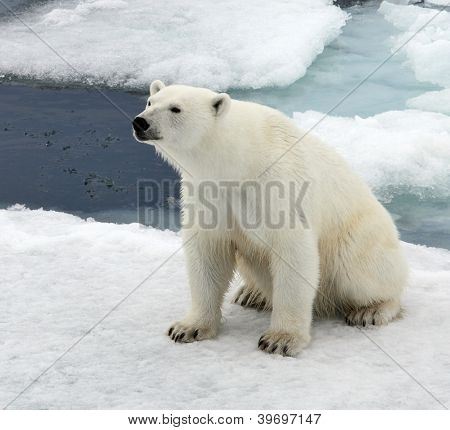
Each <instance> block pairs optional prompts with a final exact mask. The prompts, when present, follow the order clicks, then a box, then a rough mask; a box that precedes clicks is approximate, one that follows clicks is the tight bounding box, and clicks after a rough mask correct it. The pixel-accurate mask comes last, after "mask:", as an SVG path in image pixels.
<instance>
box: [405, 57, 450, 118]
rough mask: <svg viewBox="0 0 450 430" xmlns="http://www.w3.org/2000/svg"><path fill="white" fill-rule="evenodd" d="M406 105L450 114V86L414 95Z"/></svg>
mask: <svg viewBox="0 0 450 430" xmlns="http://www.w3.org/2000/svg"><path fill="white" fill-rule="evenodd" d="M449 55H450V53H449ZM449 73H450V70H449ZM406 106H408V107H409V108H413V109H422V110H425V111H430V112H436V111H437V112H442V113H445V114H447V115H450V88H447V89H445V90H440V91H428V92H426V93H423V94H421V95H420V96H417V97H413V98H411V99H409V100H407V102H406Z"/></svg>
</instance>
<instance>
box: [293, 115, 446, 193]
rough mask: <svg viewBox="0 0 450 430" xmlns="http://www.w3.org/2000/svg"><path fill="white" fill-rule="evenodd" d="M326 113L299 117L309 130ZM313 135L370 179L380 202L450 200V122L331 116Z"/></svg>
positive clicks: (438, 118) (423, 117)
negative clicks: (406, 197) (401, 197)
mask: <svg viewBox="0 0 450 430" xmlns="http://www.w3.org/2000/svg"><path fill="white" fill-rule="evenodd" d="M323 115H324V114H323V113H320V112H314V111H309V112H305V113H294V119H295V120H296V121H297V123H298V125H299V126H300V127H301V128H302V129H305V130H308V129H309V128H311V127H313V126H314V125H315V124H316V123H317V122H318V121H319V120H320V119H321V118H322V117H323ZM312 133H315V134H317V135H319V136H320V137H322V138H323V140H324V141H326V142H327V143H329V144H331V145H333V146H334V147H335V148H336V149H337V150H338V152H339V153H340V154H341V155H343V156H344V157H345V158H346V160H347V161H349V162H350V164H351V165H352V166H353V168H354V169H355V170H356V171H357V172H358V173H359V174H360V175H361V176H362V177H364V178H365V179H366V181H367V182H368V183H369V185H370V186H371V187H372V189H374V191H375V192H376V194H377V196H378V197H379V198H380V199H383V200H388V199H389V198H391V196H392V194H394V193H395V194H399V193H402V192H408V193H413V194H416V195H418V196H420V197H447V196H449V195H450V169H449V166H450V144H449V143H450V117H448V116H446V115H442V114H439V113H434V112H421V111H416V110H406V111H390V112H384V113H381V114H378V115H375V116H372V117H368V118H365V119H364V118H359V117H357V116H356V117H354V118H348V117H333V116H328V117H327V118H325V119H324V120H323V121H322V122H321V123H320V124H319V125H318V126H317V127H315V128H314V130H313V131H312Z"/></svg>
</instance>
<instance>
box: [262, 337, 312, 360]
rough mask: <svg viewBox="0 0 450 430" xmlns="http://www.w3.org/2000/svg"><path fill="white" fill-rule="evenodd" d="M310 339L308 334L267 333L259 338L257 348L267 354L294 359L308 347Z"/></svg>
mask: <svg viewBox="0 0 450 430" xmlns="http://www.w3.org/2000/svg"><path fill="white" fill-rule="evenodd" d="M310 339H311V337H310V336H309V335H308V334H303V335H302V334H293V333H286V332H278V331H268V332H266V333H264V334H263V335H262V336H261V337H260V338H259V342H258V348H259V349H260V350H261V351H264V352H268V353H269V354H281V355H284V356H289V357H294V356H295V355H297V354H298V353H299V352H300V351H301V350H302V349H303V348H304V347H305V346H306V345H308V343H309V341H310Z"/></svg>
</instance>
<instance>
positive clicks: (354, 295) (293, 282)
mask: <svg viewBox="0 0 450 430" xmlns="http://www.w3.org/2000/svg"><path fill="white" fill-rule="evenodd" d="M151 87H152V91H151V97H150V101H151V106H150V107H148V108H146V110H144V111H143V112H142V113H141V114H140V116H142V117H143V118H145V119H146V120H147V121H148V122H149V123H150V124H151V125H152V127H154V128H155V129H157V130H158V132H159V134H160V136H161V140H157V141H146V142H147V143H151V144H154V145H155V146H156V148H157V150H158V151H159V152H160V153H161V154H162V155H163V156H164V157H165V158H166V159H167V160H168V161H169V162H170V163H171V164H172V165H174V166H175V167H176V168H177V169H178V170H179V171H180V173H181V175H182V178H183V180H184V181H190V182H192V181H195V183H197V184H198V181H201V180H206V179H208V180H217V181H218V180H224V179H229V180H246V179H255V180H257V181H259V182H260V183H261V184H264V183H267V182H268V181H271V180H280V181H286V182H287V181H295V182H298V183H299V184H300V183H304V182H305V181H307V182H308V183H309V188H308V190H307V193H306V195H305V198H304V200H303V202H302V208H303V210H304V213H305V215H306V218H307V221H308V225H309V228H304V226H303V225H297V226H296V227H295V228H288V227H287V226H286V227H284V228H281V229H270V228H266V227H265V226H264V225H261V226H260V227H258V228H256V229H252V230H249V229H245V228H243V226H242V225H241V224H240V222H239V217H238V216H236V220H237V222H236V226H235V228H233V229H231V230H229V229H228V230H227V229H225V228H221V227H220V226H219V227H218V228H216V229H213V230H205V229H203V228H201V227H200V226H199V224H198V223H194V225H189V228H187V227H185V228H183V231H182V235H183V240H184V251H185V254H186V259H187V268H188V274H189V283H190V287H191V292H192V308H191V310H190V312H189V313H188V315H187V316H186V318H185V319H184V320H182V321H181V322H179V323H176V324H174V326H172V328H171V330H170V335H171V337H172V338H173V339H174V340H177V341H182V342H190V341H193V340H200V339H206V338H210V337H213V336H215V335H216V333H217V332H218V329H219V324H220V321H221V304H222V300H223V297H224V294H225V292H226V290H227V288H228V286H229V283H230V280H231V279H232V276H233V273H234V271H235V270H236V269H237V270H239V272H240V274H241V276H242V277H243V279H244V281H245V285H244V287H243V289H242V290H241V291H240V292H239V293H238V295H237V297H236V301H237V302H238V303H240V304H243V305H249V306H256V307H264V308H272V317H271V324H270V328H269V329H268V331H267V332H266V333H265V334H264V335H263V336H262V337H261V340H260V342H259V346H260V348H261V349H264V350H265V351H269V352H277V353H281V354H284V355H295V354H296V353H297V352H299V351H300V350H301V349H302V348H303V347H304V346H306V345H307V344H308V342H309V340H310V329H311V321H312V317H313V310H315V311H316V312H317V313H318V314H332V313H338V314H343V315H344V316H345V317H346V319H347V322H348V323H350V324H362V325H365V324H370V323H373V324H385V323H387V322H389V321H390V320H391V319H393V318H395V317H396V316H397V315H398V314H399V311H400V296H401V293H402V290H403V288H404V287H405V285H406V280H407V266H406V262H405V259H404V256H403V254H402V250H401V248H400V243H399V240H398V233H397V230H396V228H395V226H394V223H393V222H392V219H391V217H390V216H389V214H388V213H387V211H386V210H385V209H384V208H383V206H382V205H381V204H380V203H379V202H378V201H377V200H376V199H375V197H374V196H373V194H372V192H371V191H370V189H369V188H368V186H367V185H366V184H365V183H364V182H363V181H362V180H361V179H360V178H359V177H358V176H357V175H356V174H355V173H353V172H352V170H351V169H350V168H349V166H348V165H347V163H346V162H345V161H344V160H343V159H342V158H341V157H340V156H339V155H338V154H337V153H336V152H335V151H334V150H333V149H332V148H330V147H329V146H327V145H325V144H324V143H322V142H321V141H320V140H318V139H317V138H316V137H314V136H313V135H311V134H307V135H305V131H302V130H300V129H299V128H298V127H297V126H296V125H295V124H294V123H293V122H292V121H291V120H290V119H289V118H287V117H286V116H284V115H283V114H281V113H280V112H278V111H276V110H274V109H271V108H268V107H265V106H261V105H258V104H254V103H248V102H242V101H237V100H231V99H230V98H229V96H227V95H218V94H216V93H214V92H212V91H209V90H207V89H202V88H192V87H187V86H181V85H173V86H167V87H164V85H163V84H162V83H161V82H159V81H158V82H157V83H153V84H152V86H151ZM217 101H220V103H219V106H218V108H217V106H215V103H216V102H217ZM174 105H176V106H177V107H179V109H180V110H181V112H179V113H176V114H175V113H172V112H171V111H170V110H169V109H170V107H171V106H174ZM300 138H301V140H300V141H299V142H298V143H297V144H295V145H294V146H293V144H294V143H295V142H296V141H298V140H299V139H300ZM286 151H287V152H286ZM272 163H274V164H273V166H271V165H272ZM269 166H271V167H270V168H269V169H268V167H269ZM191 194H192V193H190V194H189V196H187V194H186V192H184V195H183V204H184V205H188V204H189V205H193V206H194V207H196V205H198V202H197V201H196V199H195V197H192V195H191ZM239 200H240V196H239V195H238V196H234V197H233V198H232V199H231V201H229V202H228V203H229V204H231V206H232V211H233V213H234V210H235V208H237V206H238V205H239V204H240V201H239ZM225 206H226V204H225V203H224V205H223V206H222V207H221V211H220V212H219V218H220V217H225ZM185 221H186V220H184V223H185V224H186V222H185ZM245 299H247V300H245Z"/></svg>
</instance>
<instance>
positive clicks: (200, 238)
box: [167, 230, 235, 342]
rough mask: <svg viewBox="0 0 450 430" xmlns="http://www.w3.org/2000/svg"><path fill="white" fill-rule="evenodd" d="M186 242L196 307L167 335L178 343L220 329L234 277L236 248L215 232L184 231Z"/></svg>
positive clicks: (189, 272) (203, 337) (210, 334)
mask: <svg viewBox="0 0 450 430" xmlns="http://www.w3.org/2000/svg"><path fill="white" fill-rule="evenodd" d="M183 244H184V248H183V249H184V252H185V255H186V263H187V271H188V276H189V284H190V288H191V297H192V306H191V309H190V311H189V312H188V314H187V316H186V317H185V318H184V319H183V320H182V321H179V322H176V323H174V324H173V325H172V326H171V327H170V328H169V330H168V332H167V334H168V335H169V336H170V337H171V339H172V340H174V341H175V342H193V341H196V340H203V339H209V338H211V337H214V336H215V335H216V334H217V332H218V329H219V325H220V320H221V318H222V312H221V306H222V302H223V297H224V294H225V292H226V290H227V288H228V286H229V284H230V281H231V278H232V276H233V271H234V264H235V249H234V247H233V246H231V243H227V242H226V241H224V240H223V239H222V240H220V239H219V238H218V237H217V235H215V234H214V232H205V231H201V230H197V231H185V232H183Z"/></svg>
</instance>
